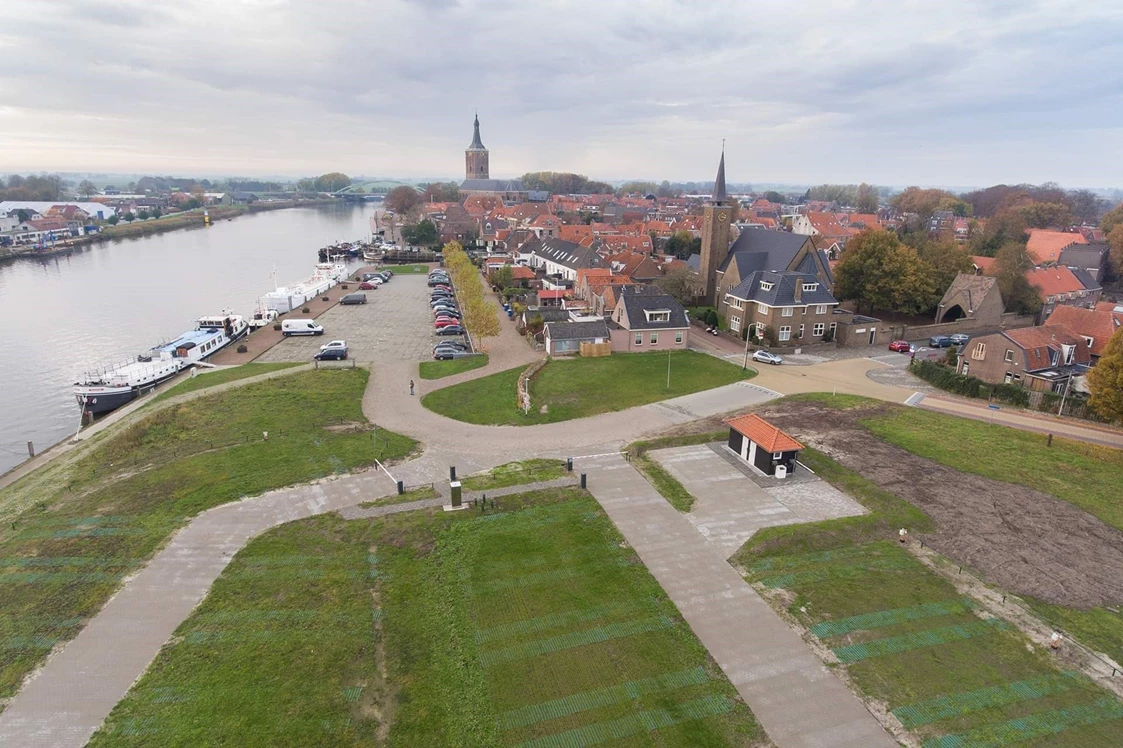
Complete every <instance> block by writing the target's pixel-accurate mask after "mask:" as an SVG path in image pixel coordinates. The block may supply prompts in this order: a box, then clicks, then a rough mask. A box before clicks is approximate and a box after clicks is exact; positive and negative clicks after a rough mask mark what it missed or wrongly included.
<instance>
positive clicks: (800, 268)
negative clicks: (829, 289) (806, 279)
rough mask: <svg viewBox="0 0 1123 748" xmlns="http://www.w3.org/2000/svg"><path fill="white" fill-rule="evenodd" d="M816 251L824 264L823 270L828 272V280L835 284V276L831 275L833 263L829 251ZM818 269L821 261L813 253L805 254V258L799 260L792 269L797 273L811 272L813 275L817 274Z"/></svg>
mask: <svg viewBox="0 0 1123 748" xmlns="http://www.w3.org/2000/svg"><path fill="white" fill-rule="evenodd" d="M815 251H816V252H817V253H818V255H819V261H820V263H821V264H822V267H823V270H824V271H825V272H826V275H827V280H828V281H829V282H830V283H832V284H833V283H834V277H833V276H832V275H831V263H830V261H829V260H828V259H827V253H826V252H825V251H823V250H821V249H817V250H815ZM818 269H819V263H816V262H815V255H813V254H811V253H808V254H807V255H805V256H804V258H803V259H802V260H800V261H799V264H798V265H796V266H795V267H794V268H792V270H794V271H795V272H797V273H810V274H811V275H815V274H816V271H817V270H818Z"/></svg>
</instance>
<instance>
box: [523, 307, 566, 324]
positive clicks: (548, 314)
mask: <svg viewBox="0 0 1123 748" xmlns="http://www.w3.org/2000/svg"><path fill="white" fill-rule="evenodd" d="M536 314H537V315H539V316H540V317H542V321H543V322H567V321H568V320H569V310H568V309H562V308H561V307H556V306H532V307H527V309H526V318H527V319H530V318H531V317H533V316H534V315H536Z"/></svg>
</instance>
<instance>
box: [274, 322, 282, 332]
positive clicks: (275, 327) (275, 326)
mask: <svg viewBox="0 0 1123 748" xmlns="http://www.w3.org/2000/svg"><path fill="white" fill-rule="evenodd" d="M273 329H274V330H280V329H281V323H280V322H275V323H273Z"/></svg>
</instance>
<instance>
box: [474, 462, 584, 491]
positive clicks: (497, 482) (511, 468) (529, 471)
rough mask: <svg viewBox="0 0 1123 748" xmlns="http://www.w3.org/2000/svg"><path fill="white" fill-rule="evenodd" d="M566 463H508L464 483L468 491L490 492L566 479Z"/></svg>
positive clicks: (478, 474) (477, 474) (476, 475)
mask: <svg viewBox="0 0 1123 748" xmlns="http://www.w3.org/2000/svg"><path fill="white" fill-rule="evenodd" d="M566 475H569V473H567V472H566V469H565V462H563V461H562V460H548V459H534V460H523V461H522V462H508V463H507V464H505V465H499V466H498V467H493V468H492V469H491V470H485V471H484V472H482V473H476V474H475V475H469V476H468V477H467V478H465V479H464V480H463V481H462V484H463V486H464V489H465V490H466V491H490V490H491V489H493V488H507V487H508V486H523V485H526V484H528V483H538V482H540V481H548V480H556V479H557V478H564V477H565V476H566Z"/></svg>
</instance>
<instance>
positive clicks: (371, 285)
mask: <svg viewBox="0 0 1123 748" xmlns="http://www.w3.org/2000/svg"><path fill="white" fill-rule="evenodd" d="M381 285H382V283H375V282H374V281H363V282H362V283H360V284H359V290H360V291H377V290H378V287H379V286H381Z"/></svg>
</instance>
